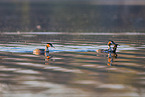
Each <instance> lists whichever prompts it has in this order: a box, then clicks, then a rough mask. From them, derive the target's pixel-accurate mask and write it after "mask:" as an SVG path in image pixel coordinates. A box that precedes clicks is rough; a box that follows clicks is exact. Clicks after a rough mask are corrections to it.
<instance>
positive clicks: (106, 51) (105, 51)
mask: <svg viewBox="0 0 145 97" xmlns="http://www.w3.org/2000/svg"><path fill="white" fill-rule="evenodd" d="M112 44H113V45H114V46H115V44H116V43H115V42H114V41H112V40H110V41H109V42H108V49H98V50H96V52H97V53H108V52H114V51H116V49H117V45H116V47H113V50H114V51H113V50H112V48H111V45H112Z"/></svg>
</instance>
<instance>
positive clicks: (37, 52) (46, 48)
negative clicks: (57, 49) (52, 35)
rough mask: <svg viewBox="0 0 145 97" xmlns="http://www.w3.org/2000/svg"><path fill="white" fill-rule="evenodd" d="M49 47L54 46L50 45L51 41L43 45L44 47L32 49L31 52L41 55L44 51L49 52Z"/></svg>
mask: <svg viewBox="0 0 145 97" xmlns="http://www.w3.org/2000/svg"><path fill="white" fill-rule="evenodd" d="M49 47H54V46H53V45H52V43H47V45H46V46H45V49H38V48H37V49H35V50H33V54H36V55H41V54H44V53H45V52H47V53H49Z"/></svg>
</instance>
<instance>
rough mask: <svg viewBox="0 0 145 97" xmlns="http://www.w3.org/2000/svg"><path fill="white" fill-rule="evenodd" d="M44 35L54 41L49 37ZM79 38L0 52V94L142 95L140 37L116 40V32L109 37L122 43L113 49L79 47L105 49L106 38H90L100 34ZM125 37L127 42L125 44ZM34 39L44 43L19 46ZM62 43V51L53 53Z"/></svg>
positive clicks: (143, 71)
mask: <svg viewBox="0 0 145 97" xmlns="http://www.w3.org/2000/svg"><path fill="white" fill-rule="evenodd" d="M36 36H37V35H36ZM43 37H44V36H43ZM47 37H49V38H50V40H53V39H52V38H51V37H52V36H47ZM47 37H46V39H48V38H47ZM58 37H60V36H58ZM83 37H86V36H83ZM83 37H82V39H80V37H79V39H78V41H77V39H72V42H71V41H64V40H62V41H63V42H62V43H61V42H60V41H59V40H58V39H56V40H57V41H55V42H54V44H55V46H56V48H55V49H54V52H50V53H44V54H38V53H37V54H32V52H31V53H30V52H29V53H27V52H25V53H20V52H19V53H12V52H6V51H5V52H2V51H1V52H0V89H1V91H0V92H1V95H2V97H9V96H11V97H20V96H21V97H25V96H30V97H31V96H35V97H40V96H41V97H49V96H51V97H60V96H62V97H82V96H83V97H94V95H95V97H96V96H98V97H105V96H106V97H112V96H115V97H123V96H126V97H133V96H136V97H143V95H145V93H144V91H145V68H144V63H145V61H144V56H145V54H144V51H145V50H144V42H142V41H143V40H141V42H138V43H134V41H133V42H132V43H130V44H129V43H128V42H127V40H124V41H123V40H121V42H120V41H117V40H118V36H116V37H113V38H114V39H116V41H117V43H119V42H120V43H119V44H120V45H121V46H120V47H119V49H118V50H117V53H101V54H98V53H96V52H93V51H86V50H84V49H88V48H87V47H89V49H90V48H93V49H94V48H96V47H98V48H101V47H102V48H106V46H105V45H106V43H105V42H94V41H95V40H93V42H92V39H98V37H100V36H90V38H91V39H89V38H86V40H85V39H83ZM108 37H111V38H112V36H107V38H108ZM125 37H126V36H125ZM16 38H17V37H16ZM21 38H22V37H21ZM143 39H144V38H143ZM44 40H45V39H44ZM47 41H48V40H47ZM96 41H97V40H96ZM78 42H79V43H78ZM126 42H127V44H124V43H126ZM42 43H45V41H43V42H42ZM6 44H7V45H4V44H2V47H1V48H2V49H3V48H4V47H9V43H6ZM14 44H17V43H12V44H10V46H16V45H14ZM20 44H21V43H20ZM34 44H35V45H36V46H37V45H38V47H39V46H40V45H41V46H40V47H42V46H44V45H43V44H40V43H38V44H37V43H27V44H24V45H22V47H25V48H27V47H30V46H31V45H33V47H35V46H34ZM17 45H19V43H18V44H17ZM73 47H74V48H77V49H75V50H69V51H68V48H69V49H74V48H73ZM81 47H82V48H81ZM63 48H65V49H66V51H63V50H62V51H57V52H55V50H59V49H63ZM31 49H34V48H31ZM78 49H81V50H80V51H81V52H80V51H79V50H78ZM6 50H9V49H6ZM10 50H11V49H10ZM83 50H84V51H85V52H84V51H83ZM20 94H21V95H20Z"/></svg>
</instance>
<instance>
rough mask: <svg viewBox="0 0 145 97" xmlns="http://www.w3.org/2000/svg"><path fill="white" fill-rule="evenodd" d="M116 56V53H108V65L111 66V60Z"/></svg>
mask: <svg viewBox="0 0 145 97" xmlns="http://www.w3.org/2000/svg"><path fill="white" fill-rule="evenodd" d="M116 58H117V53H116V52H115V53H110V52H109V53H108V63H107V65H108V66H112V63H113V60H114V59H116Z"/></svg>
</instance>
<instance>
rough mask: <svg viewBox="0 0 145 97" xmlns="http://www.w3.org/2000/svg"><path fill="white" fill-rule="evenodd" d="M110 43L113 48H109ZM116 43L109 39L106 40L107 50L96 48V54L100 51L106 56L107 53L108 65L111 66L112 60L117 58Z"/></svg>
mask: <svg viewBox="0 0 145 97" xmlns="http://www.w3.org/2000/svg"><path fill="white" fill-rule="evenodd" d="M112 44H113V45H114V47H113V49H111V47H110V46H111V45H112ZM118 45H119V44H116V43H115V42H113V41H109V42H108V49H107V50H102V49H101V51H100V50H97V53H98V54H100V53H102V54H103V55H105V56H106V53H108V57H107V58H108V62H107V65H108V66H112V63H113V60H114V59H116V58H117V53H116V50H117V46H118ZM99 51H100V52H99Z"/></svg>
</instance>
